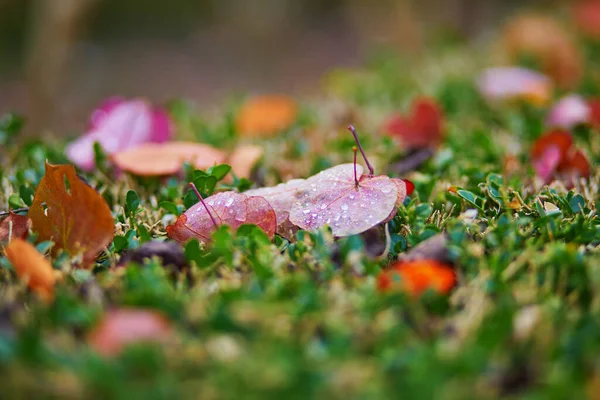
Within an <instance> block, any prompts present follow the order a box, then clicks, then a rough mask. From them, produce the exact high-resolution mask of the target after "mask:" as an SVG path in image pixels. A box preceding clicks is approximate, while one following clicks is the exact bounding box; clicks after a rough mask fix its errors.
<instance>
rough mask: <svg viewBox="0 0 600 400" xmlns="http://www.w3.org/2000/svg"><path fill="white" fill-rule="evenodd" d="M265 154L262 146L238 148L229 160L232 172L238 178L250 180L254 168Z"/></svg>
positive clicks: (242, 146) (248, 145)
mask: <svg viewBox="0 0 600 400" xmlns="http://www.w3.org/2000/svg"><path fill="white" fill-rule="evenodd" d="M264 153H265V151H264V149H263V148H262V147H261V146H256V145H252V144H245V145H241V146H237V147H236V148H235V150H233V152H232V153H231V155H230V156H229V158H228V160H227V164H229V165H230V166H231V170H232V171H233V173H234V174H235V175H236V176H237V177H238V178H246V179H248V178H250V173H251V172H252V168H254V166H255V165H256V163H257V162H258V160H260V159H261V158H262V156H263V154H264Z"/></svg>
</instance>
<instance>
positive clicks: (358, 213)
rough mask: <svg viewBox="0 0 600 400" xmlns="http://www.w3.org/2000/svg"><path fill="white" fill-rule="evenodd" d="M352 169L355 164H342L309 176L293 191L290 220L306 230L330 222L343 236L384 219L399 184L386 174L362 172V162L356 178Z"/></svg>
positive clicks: (334, 229)
mask: <svg viewBox="0 0 600 400" xmlns="http://www.w3.org/2000/svg"><path fill="white" fill-rule="evenodd" d="M354 171H355V165H354V164H342V165H338V166H335V167H333V168H329V169H326V170H324V171H321V172H319V173H318V174H317V175H314V176H312V177H310V178H308V179H307V180H306V181H305V182H304V183H302V185H300V187H299V188H298V190H297V192H296V195H295V200H294V203H293V205H292V208H291V210H290V217H289V218H290V221H291V222H292V223H293V224H294V225H297V226H298V227H300V228H301V229H305V230H316V229H319V228H321V227H323V226H325V225H329V226H330V227H331V230H332V232H333V235H334V236H337V237H342V236H349V235H355V234H358V233H362V232H364V231H366V230H367V229H370V228H371V227H373V226H375V225H377V224H380V223H381V222H383V221H384V220H386V219H387V218H388V217H389V216H390V214H391V213H392V212H393V211H394V210H395V206H396V203H397V202H398V199H399V196H398V186H397V185H396V183H395V182H394V181H392V180H391V179H390V178H389V177H387V176H385V175H382V176H372V175H363V167H362V166H361V165H356V181H355V175H354ZM357 182H358V183H357ZM402 201H404V199H402Z"/></svg>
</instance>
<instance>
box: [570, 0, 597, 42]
mask: <svg viewBox="0 0 600 400" xmlns="http://www.w3.org/2000/svg"><path fill="white" fill-rule="evenodd" d="M572 17H573V21H574V22H575V25H576V26H577V28H578V29H579V30H580V31H581V32H582V33H583V34H584V35H586V36H588V37H590V38H592V39H599V38H600V1H598V0H581V1H574V2H573V8H572Z"/></svg>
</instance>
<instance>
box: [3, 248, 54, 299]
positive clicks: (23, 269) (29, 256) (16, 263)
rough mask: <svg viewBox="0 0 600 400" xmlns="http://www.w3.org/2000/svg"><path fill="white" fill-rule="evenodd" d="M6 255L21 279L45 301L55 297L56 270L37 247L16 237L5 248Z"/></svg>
mask: <svg viewBox="0 0 600 400" xmlns="http://www.w3.org/2000/svg"><path fill="white" fill-rule="evenodd" d="M4 251H5V253H6V257H7V258H8V260H9V261H10V263H11V264H12V265H13V267H14V268H15V272H16V273H17V275H18V277H19V279H21V280H22V281H25V282H27V284H28V286H29V287H30V288H31V290H33V291H34V292H36V293H37V294H38V296H40V298H42V300H45V301H51V300H52V299H53V297H54V283H55V281H56V278H55V277H54V270H53V269H52V266H51V265H50V263H49V262H48V260H46V259H45V258H44V256H42V255H41V254H40V253H39V252H38V251H37V250H36V248H35V247H33V246H32V245H31V244H29V243H28V242H26V241H24V240H23V239H19V238H15V239H13V240H12V241H11V242H10V244H9V245H8V246H7V247H6V249H5V250H4Z"/></svg>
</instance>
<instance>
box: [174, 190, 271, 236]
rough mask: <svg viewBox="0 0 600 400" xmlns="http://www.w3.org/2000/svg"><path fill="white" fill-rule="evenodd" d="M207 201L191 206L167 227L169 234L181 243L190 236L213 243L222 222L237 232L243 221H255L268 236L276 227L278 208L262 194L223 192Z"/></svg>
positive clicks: (252, 222)
mask: <svg viewBox="0 0 600 400" xmlns="http://www.w3.org/2000/svg"><path fill="white" fill-rule="evenodd" d="M204 203H205V204H202V202H199V203H197V204H195V205H194V206H192V207H190V208H189V209H188V210H187V211H186V212H185V213H184V214H182V215H181V216H180V217H179V218H178V219H177V221H176V222H175V224H174V225H170V226H168V227H167V235H168V236H169V237H170V238H171V239H174V240H177V241H178V242H182V243H183V242H185V241H187V240H188V239H191V238H197V239H200V240H202V241H204V242H210V238H211V234H212V233H213V232H214V231H215V230H216V229H217V227H218V226H219V225H222V224H225V225H229V226H231V228H232V229H233V230H234V231H235V230H236V229H237V228H238V227H239V226H240V225H242V224H255V225H257V226H258V227H260V228H261V229H262V230H264V231H265V233H266V234H267V235H268V236H269V237H273V235H274V234H275V231H276V229H277V219H276V216H275V211H273V207H271V205H270V204H269V202H268V201H267V200H265V199H264V198H262V197H258V196H250V197H249V196H247V195H245V194H241V193H236V192H222V193H217V194H215V195H212V196H210V197H208V198H206V199H205V200H204ZM205 205H206V206H205ZM207 209H208V211H207ZM209 212H210V214H209ZM211 217H212V218H211ZM213 220H214V222H213ZM215 224H216V225H215Z"/></svg>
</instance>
